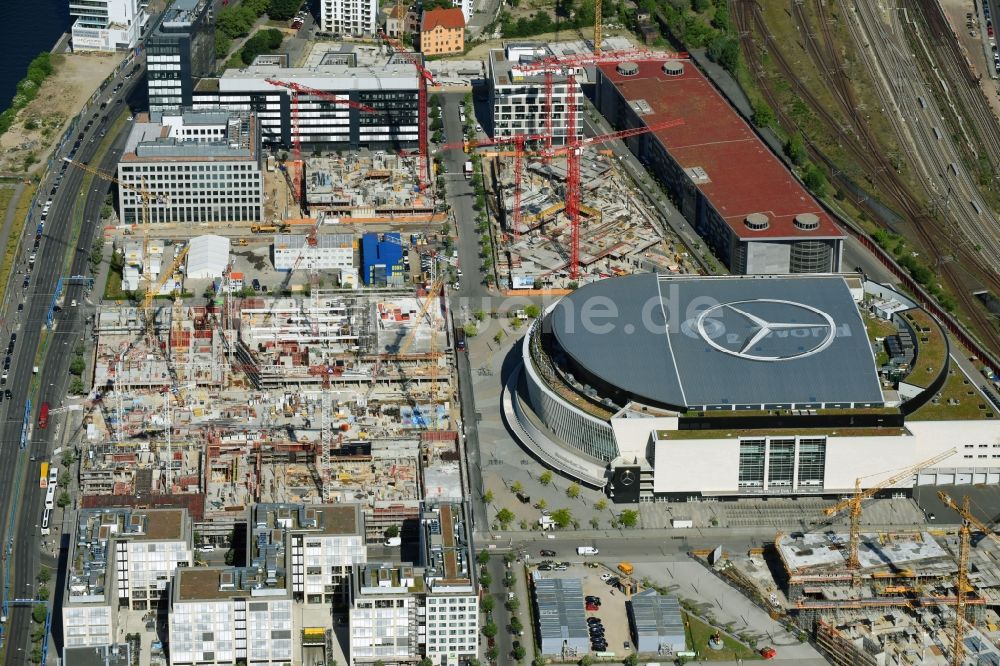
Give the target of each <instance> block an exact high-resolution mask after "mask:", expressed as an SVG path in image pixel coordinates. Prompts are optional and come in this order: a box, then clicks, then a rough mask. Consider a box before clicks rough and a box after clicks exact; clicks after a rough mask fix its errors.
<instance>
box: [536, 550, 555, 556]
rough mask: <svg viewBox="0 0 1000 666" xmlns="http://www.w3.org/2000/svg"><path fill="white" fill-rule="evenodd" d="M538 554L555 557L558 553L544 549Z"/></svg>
mask: <svg viewBox="0 0 1000 666" xmlns="http://www.w3.org/2000/svg"><path fill="white" fill-rule="evenodd" d="M538 554H539V555H541V556H542V557H555V556H556V551H554V550H548V549H546V548H543V549H541V550H540V551H538Z"/></svg>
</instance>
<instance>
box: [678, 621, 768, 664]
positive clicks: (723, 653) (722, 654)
mask: <svg viewBox="0 0 1000 666" xmlns="http://www.w3.org/2000/svg"><path fill="white" fill-rule="evenodd" d="M684 633H685V634H687V642H688V649H689V650H694V651H695V652H697V653H698V659H699V660H700V661H736V660H737V659H744V660H746V659H760V655H759V654H758V653H757V652H754V651H753V650H751V649H750V648H748V647H746V646H745V645H743V644H742V643H739V642H737V641H734V640H733V639H731V638H729V637H728V636H726V635H725V634H723V635H722V642H723V644H724V645H725V647H724V648H723V649H721V650H718V651H716V650H713V649H712V648H710V647H708V639H709V638H710V637H711V636H712V634H714V633H715V629H714V628H713V627H711V626H709V625H707V624H705V623H704V622H702V621H701V620H699V619H698V618H696V617H694V616H693V615H689V614H688V613H684Z"/></svg>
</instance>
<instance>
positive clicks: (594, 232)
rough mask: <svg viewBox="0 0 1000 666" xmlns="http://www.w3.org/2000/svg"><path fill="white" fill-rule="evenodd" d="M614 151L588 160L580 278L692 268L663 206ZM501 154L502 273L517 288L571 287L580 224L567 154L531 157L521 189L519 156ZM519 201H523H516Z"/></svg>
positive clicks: (583, 178) (583, 176)
mask: <svg viewBox="0 0 1000 666" xmlns="http://www.w3.org/2000/svg"><path fill="white" fill-rule="evenodd" d="M609 152H610V151H588V152H586V153H584V155H583V156H582V157H580V158H578V159H579V161H580V165H579V168H580V183H581V186H580V197H581V199H580V204H579V206H578V210H579V240H578V243H579V247H578V263H577V266H578V270H579V272H580V276H579V277H578V278H577V279H582V280H586V281H590V280H597V279H601V278H606V277H612V276H615V275H627V274H631V273H635V272H659V273H666V272H670V273H689V272H696V268H695V264H694V262H693V260H692V259H691V257H690V256H689V255H688V253H687V251H686V250H685V248H684V246H683V245H682V243H681V242H680V240H679V239H678V238H677V237H676V236H674V235H673V234H672V233H671V232H670V231H669V230H668V228H667V226H666V223H665V221H664V220H663V218H662V216H661V214H660V213H659V212H658V211H656V210H655V209H654V208H652V207H651V206H649V205H648V204H647V202H646V201H645V200H644V199H643V198H642V197H641V196H640V195H638V193H637V190H636V187H635V184H634V183H633V182H632V180H631V178H630V177H629V176H628V174H626V173H625V172H624V170H623V169H622V168H621V166H620V164H619V162H618V161H617V160H615V159H614V158H613V157H612V156H611V155H610V154H609ZM508 156H509V154H499V155H497V157H496V158H495V161H494V162H493V168H494V169H495V173H498V174H499V182H500V188H501V192H502V201H503V210H502V216H503V218H502V219H503V221H504V222H503V225H502V229H503V232H502V233H501V236H500V237H501V238H502V239H503V240H505V241H506V244H505V246H504V249H505V252H504V253H503V254H502V255H501V256H500V257H498V259H499V263H498V268H499V270H500V273H501V277H502V278H507V279H508V283H509V284H511V285H512V286H513V287H514V288H531V287H533V286H535V285H536V284H537V285H538V286H539V287H542V286H545V287H553V286H554V287H564V286H565V285H566V283H567V282H568V281H569V280H570V274H571V273H572V272H573V271H571V270H570V260H571V248H572V245H573V237H572V236H573V225H572V223H571V220H570V218H569V214H568V213H567V210H566V160H562V159H557V160H548V161H546V160H543V159H532V160H525V162H526V163H525V165H524V171H523V172H522V174H521V178H520V183H519V187H520V195H519V196H518V194H517V192H516V191H515V188H517V187H518V184H517V183H515V173H514V168H515V165H516V164H517V161H518V160H516V159H515V160H510V159H505V158H506V157H508ZM518 203H519V204H520V206H519V208H517V209H516V208H515V207H516V206H517V205H518Z"/></svg>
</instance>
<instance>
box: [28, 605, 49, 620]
mask: <svg viewBox="0 0 1000 666" xmlns="http://www.w3.org/2000/svg"><path fill="white" fill-rule="evenodd" d="M47 614H48V610H47V609H46V608H45V606H42V605H41V604H39V605H37V606H35V607H34V609H32V611H31V619H32V620H34V621H35V622H36V623H37V624H42V623H44V622H45V616H46V615H47Z"/></svg>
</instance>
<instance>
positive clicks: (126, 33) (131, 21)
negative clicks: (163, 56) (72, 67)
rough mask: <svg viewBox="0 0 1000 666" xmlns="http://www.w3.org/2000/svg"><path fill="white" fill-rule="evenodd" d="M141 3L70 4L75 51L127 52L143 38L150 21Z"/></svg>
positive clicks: (73, 0)
mask: <svg viewBox="0 0 1000 666" xmlns="http://www.w3.org/2000/svg"><path fill="white" fill-rule="evenodd" d="M145 7H146V3H145V2H141V1H140V0H70V3H69V15H70V18H72V19H74V20H73V27H72V28H70V43H71V44H72V46H73V50H74V51H128V50H129V49H132V48H134V47H135V46H136V45H137V44H138V43H139V39H140V38H141V37H142V32H143V29H144V27H145V25H146V22H147V21H148V20H149V15H148V14H146V9H145Z"/></svg>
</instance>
